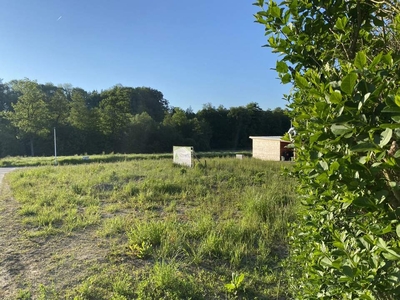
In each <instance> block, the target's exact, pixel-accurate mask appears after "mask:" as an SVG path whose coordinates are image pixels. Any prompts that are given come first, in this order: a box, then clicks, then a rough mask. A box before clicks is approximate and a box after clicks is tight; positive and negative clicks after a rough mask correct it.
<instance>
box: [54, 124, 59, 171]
mask: <svg viewBox="0 0 400 300" xmlns="http://www.w3.org/2000/svg"><path fill="white" fill-rule="evenodd" d="M57 164H58V163H57V136H56V128H55V127H54V165H55V166H56V165H57Z"/></svg>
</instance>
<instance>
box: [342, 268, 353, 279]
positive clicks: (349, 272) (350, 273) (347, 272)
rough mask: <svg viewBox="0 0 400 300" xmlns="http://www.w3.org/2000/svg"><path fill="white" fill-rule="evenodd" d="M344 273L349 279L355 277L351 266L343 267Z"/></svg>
mask: <svg viewBox="0 0 400 300" xmlns="http://www.w3.org/2000/svg"><path fill="white" fill-rule="evenodd" d="M342 272H343V274H344V275H346V276H347V277H350V278H353V276H354V273H353V269H352V268H351V267H350V266H343V268H342Z"/></svg>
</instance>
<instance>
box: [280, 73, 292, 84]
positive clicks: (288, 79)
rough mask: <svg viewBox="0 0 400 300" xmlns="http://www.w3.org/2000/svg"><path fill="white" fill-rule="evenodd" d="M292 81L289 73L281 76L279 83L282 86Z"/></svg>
mask: <svg viewBox="0 0 400 300" xmlns="http://www.w3.org/2000/svg"><path fill="white" fill-rule="evenodd" d="M291 80H292V77H291V76H290V74H289V73H286V74H285V75H284V76H282V78H281V81H282V83H283V84H286V83H289V82H290V81H291Z"/></svg>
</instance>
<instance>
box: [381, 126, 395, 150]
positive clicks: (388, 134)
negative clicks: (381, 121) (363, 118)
mask: <svg viewBox="0 0 400 300" xmlns="http://www.w3.org/2000/svg"><path fill="white" fill-rule="evenodd" d="M392 135H393V129H390V128H386V129H385V131H383V132H382V133H381V141H380V143H379V146H380V147H383V146H385V145H386V144H387V143H389V142H390V139H391V138H392Z"/></svg>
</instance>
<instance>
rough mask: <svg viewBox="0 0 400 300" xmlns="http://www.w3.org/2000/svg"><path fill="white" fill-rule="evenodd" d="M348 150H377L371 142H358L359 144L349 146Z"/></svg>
mask: <svg viewBox="0 0 400 300" xmlns="http://www.w3.org/2000/svg"><path fill="white" fill-rule="evenodd" d="M350 150H351V151H354V152H365V151H373V150H377V147H376V145H375V144H373V143H360V144H358V145H356V146H354V147H352V148H350Z"/></svg>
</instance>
